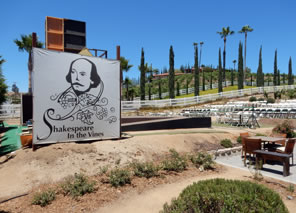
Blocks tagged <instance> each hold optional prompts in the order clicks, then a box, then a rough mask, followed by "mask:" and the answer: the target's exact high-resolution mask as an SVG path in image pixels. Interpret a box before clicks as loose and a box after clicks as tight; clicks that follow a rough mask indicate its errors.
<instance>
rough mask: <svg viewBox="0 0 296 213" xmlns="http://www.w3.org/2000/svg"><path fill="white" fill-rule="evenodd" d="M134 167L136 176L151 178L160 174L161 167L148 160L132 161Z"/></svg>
mask: <svg viewBox="0 0 296 213" xmlns="http://www.w3.org/2000/svg"><path fill="white" fill-rule="evenodd" d="M131 166H132V168H133V171H134V174H135V176H138V177H145V178H151V177H155V176H158V175H159V174H158V171H159V167H158V166H155V165H154V164H153V163H150V162H147V163H140V162H135V163H132V165H131Z"/></svg>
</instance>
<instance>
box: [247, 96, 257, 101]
mask: <svg viewBox="0 0 296 213" xmlns="http://www.w3.org/2000/svg"><path fill="white" fill-rule="evenodd" d="M249 101H250V102H253V101H257V98H256V97H255V96H252V97H250V98H249Z"/></svg>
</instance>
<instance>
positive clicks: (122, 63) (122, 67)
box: [120, 57, 133, 88]
mask: <svg viewBox="0 0 296 213" xmlns="http://www.w3.org/2000/svg"><path fill="white" fill-rule="evenodd" d="M128 63H129V60H127V59H126V58H125V57H120V82H121V85H122V79H123V74H122V71H125V72H128V71H129V69H130V68H132V67H133V65H131V64H128ZM121 88H122V86H121Z"/></svg>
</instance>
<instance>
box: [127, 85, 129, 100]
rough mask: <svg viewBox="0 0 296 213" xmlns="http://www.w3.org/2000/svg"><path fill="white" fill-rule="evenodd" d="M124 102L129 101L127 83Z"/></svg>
mask: <svg viewBox="0 0 296 213" xmlns="http://www.w3.org/2000/svg"><path fill="white" fill-rule="evenodd" d="M126 100H127V101H129V99H128V82H127V84H126Z"/></svg>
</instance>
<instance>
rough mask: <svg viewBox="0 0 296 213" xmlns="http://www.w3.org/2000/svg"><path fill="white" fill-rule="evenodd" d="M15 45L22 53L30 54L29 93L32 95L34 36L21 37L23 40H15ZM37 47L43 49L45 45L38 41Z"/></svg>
mask: <svg viewBox="0 0 296 213" xmlns="http://www.w3.org/2000/svg"><path fill="white" fill-rule="evenodd" d="M14 43H15V44H16V45H17V46H18V50H19V51H20V52H24V51H26V52H27V53H29V60H28V71H29V88H28V92H29V93H32V81H31V79H32V54H31V50H32V46H33V45H32V34H30V35H21V39H20V40H18V39H15V40H14ZM36 47H38V48H42V47H43V43H42V42H40V41H38V38H37V41H36Z"/></svg>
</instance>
